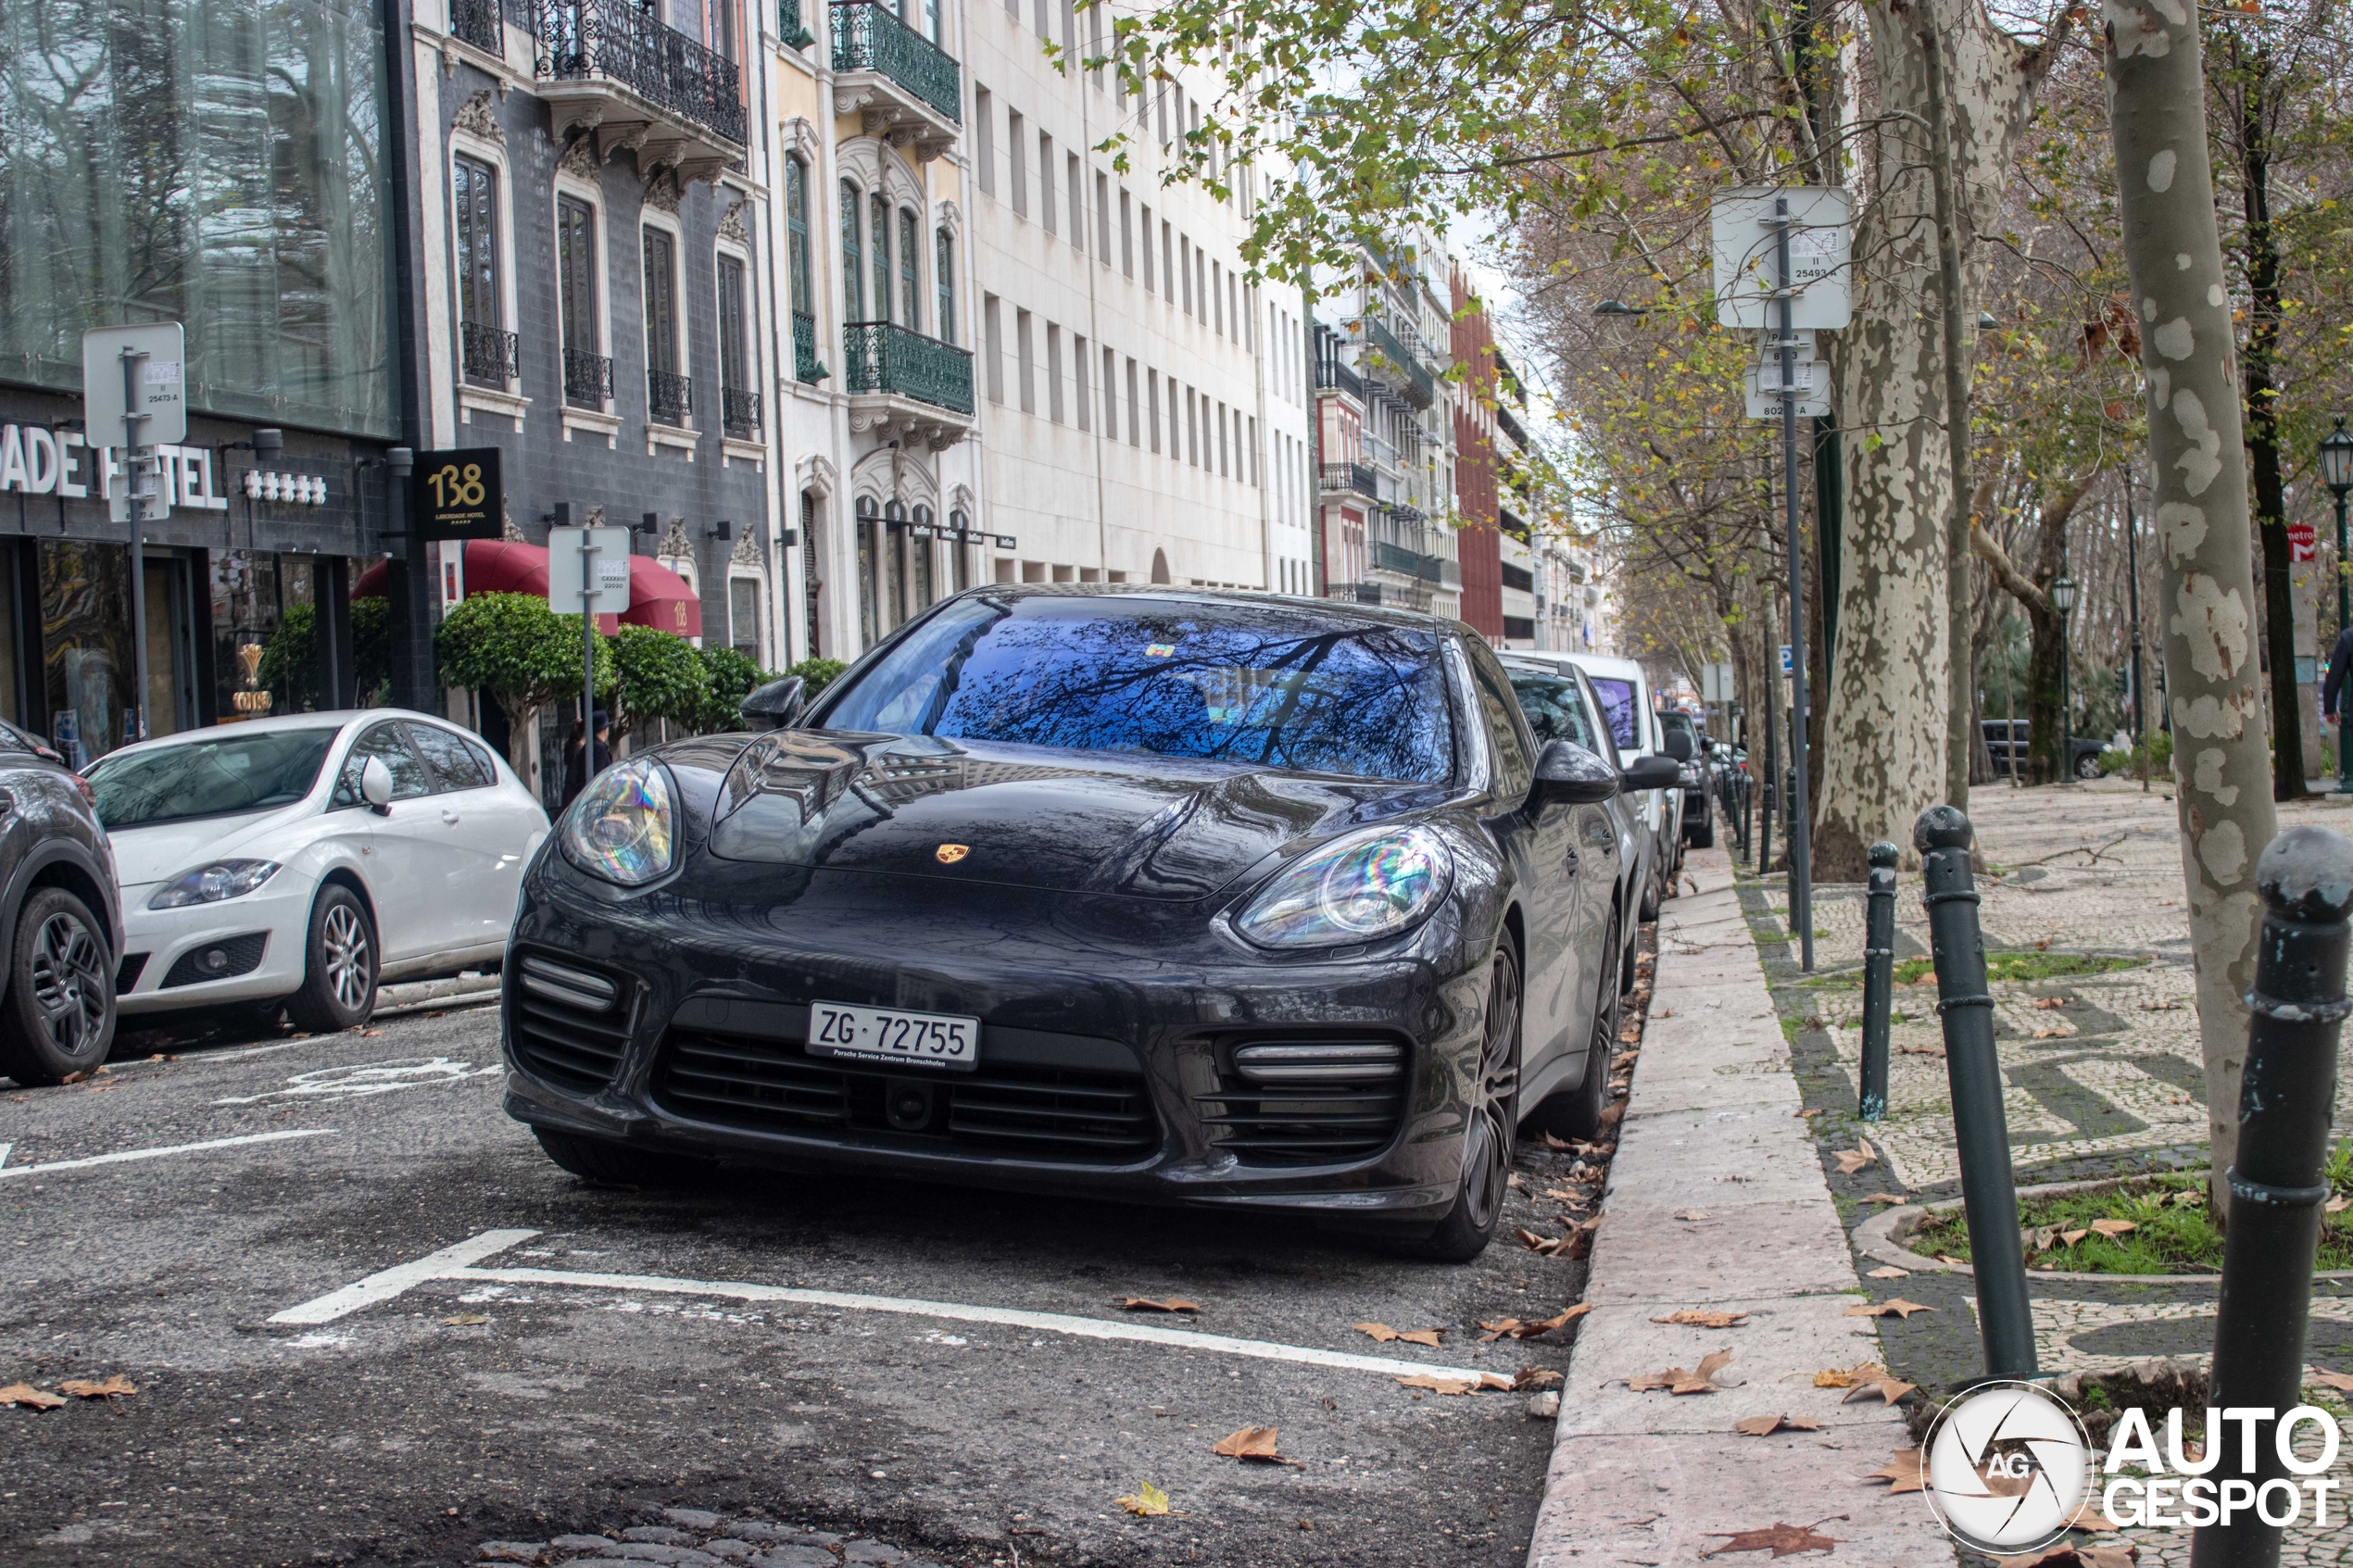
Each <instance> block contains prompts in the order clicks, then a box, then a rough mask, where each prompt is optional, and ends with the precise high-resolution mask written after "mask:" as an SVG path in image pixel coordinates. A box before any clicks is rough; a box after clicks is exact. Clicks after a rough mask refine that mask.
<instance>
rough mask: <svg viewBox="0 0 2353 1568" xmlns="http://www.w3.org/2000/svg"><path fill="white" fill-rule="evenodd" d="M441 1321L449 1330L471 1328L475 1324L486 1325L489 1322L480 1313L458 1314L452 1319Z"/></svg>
mask: <svg viewBox="0 0 2353 1568" xmlns="http://www.w3.org/2000/svg"><path fill="white" fill-rule="evenodd" d="M441 1321H442V1322H443V1323H447V1324H448V1325H449V1326H450V1327H451V1328H472V1327H473V1326H474V1325H475V1324H476V1323H488V1322H489V1321H490V1320H489V1319H488V1318H487V1317H485V1316H484V1315H483V1314H482V1313H480V1312H459V1314H458V1315H457V1316H456V1317H454V1318H444V1319H442V1320H441Z"/></svg>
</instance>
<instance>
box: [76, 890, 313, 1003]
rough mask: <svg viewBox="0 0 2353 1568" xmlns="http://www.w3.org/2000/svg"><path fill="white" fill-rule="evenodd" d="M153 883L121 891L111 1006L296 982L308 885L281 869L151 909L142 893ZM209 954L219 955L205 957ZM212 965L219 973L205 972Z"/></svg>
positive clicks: (281, 991) (213, 999)
mask: <svg viewBox="0 0 2353 1568" xmlns="http://www.w3.org/2000/svg"><path fill="white" fill-rule="evenodd" d="M160 885H161V884H143V885H141V886H138V887H134V888H131V889H128V890H126V891H125V893H124V894H123V899H122V903H123V909H122V924H123V940H122V954H123V956H122V960H121V962H120V964H119V965H118V966H117V967H116V971H115V991H116V996H115V1006H116V1009H117V1010H119V1011H120V1012H122V1013H125V1014H135V1013H146V1012H162V1011H165V1010H173V1009H178V1008H201V1007H215V1006H218V1005H220V1004H221V1003H224V1002H244V1001H262V1000H265V999H267V998H269V997H283V996H289V995H291V994H292V993H294V992H295V991H296V990H298V989H300V988H301V985H302V966H303V951H302V950H303V946H304V939H305V938H306V937H307V936H308V935H309V925H310V898H311V894H312V893H313V892H314V891H315V889H313V888H312V887H310V886H309V885H308V884H304V883H302V882H301V881H300V880H299V879H298V878H295V877H290V876H288V875H287V874H286V873H285V872H283V871H282V872H279V873H278V874H277V875H275V876H273V877H271V879H270V880H269V881H268V882H266V883H264V884H261V885H260V886H259V887H258V888H256V889H255V890H254V891H253V892H251V893H248V894H246V895H245V896H244V897H240V898H223V899H220V901H218V902H217V903H211V904H190V905H187V906H185V907H184V908H182V909H149V908H147V900H148V899H149V898H150V897H154V895H155V891H156V888H157V886H160ZM256 947H258V949H259V951H258V955H257V954H256V953H255V951H254V949H255V948H256ZM216 954H218V955H219V958H220V962H217V963H215V962H208V961H207V960H210V959H212V958H213V956H214V955H216ZM249 960H250V961H249ZM216 972H218V973H220V978H211V976H212V975H214V974H215V973H216ZM125 979H128V980H129V981H130V984H129V985H124V984H123V981H124V980H125ZM167 981H169V982H172V984H169V985H167V984H166V982H167Z"/></svg>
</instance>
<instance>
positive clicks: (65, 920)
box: [0, 887, 115, 1086]
mask: <svg viewBox="0 0 2353 1568" xmlns="http://www.w3.org/2000/svg"><path fill="white" fill-rule="evenodd" d="M104 930H105V927H103V926H101V925H100V924H99V923H98V921H97V917H95V916H94V915H93V914H91V912H90V906H89V905H87V904H84V903H83V902H82V900H81V899H79V898H77V897H74V896H73V895H72V894H70V893H69V892H67V891H66V890H65V889H64V888H62V887H36V888H34V889H33V890H32V893H31V897H27V898H26V899H25V901H24V908H23V909H19V910H18V911H17V937H16V942H15V944H14V946H13V947H11V949H10V950H9V953H8V995H7V998H6V1001H5V1002H0V1073H6V1074H7V1075H8V1076H9V1077H11V1078H14V1079H15V1080H16V1081H17V1082H18V1083H19V1084H23V1085H27V1086H32V1085H47V1084H57V1083H62V1082H64V1081H65V1080H66V1079H67V1078H68V1077H70V1076H71V1075H73V1074H74V1073H91V1072H95V1071H96V1070H97V1067H98V1065H99V1063H101V1062H103V1061H105V1060H107V1051H108V1050H110V1049H112V1048H113V1046H114V1025H115V1010H114V955H113V954H112V953H111V952H109V951H108V950H107V939H106V937H105V936H104V935H100V934H101V933H102V932H103V931H104Z"/></svg>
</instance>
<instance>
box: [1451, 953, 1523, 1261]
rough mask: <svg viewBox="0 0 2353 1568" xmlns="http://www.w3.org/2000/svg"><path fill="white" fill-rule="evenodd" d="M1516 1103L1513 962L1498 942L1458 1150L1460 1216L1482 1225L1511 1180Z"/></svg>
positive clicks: (1491, 1219) (1491, 1216) (1516, 969)
mask: <svg viewBox="0 0 2353 1568" xmlns="http://www.w3.org/2000/svg"><path fill="white" fill-rule="evenodd" d="M1518 1106H1519V966H1518V964H1517V963H1516V962H1515V961H1514V960H1513V958H1512V955H1511V953H1510V951H1509V949H1507V948H1503V947H1498V948H1497V949H1496V953H1495V963H1494V968H1493V970H1492V972H1491V976H1490V978H1489V980H1488V983H1487V1030H1486V1034H1485V1036H1484V1037H1483V1039H1482V1040H1481V1042H1480V1047H1479V1054H1478V1104H1477V1106H1476V1108H1475V1109H1474V1110H1473V1111H1472V1114H1471V1124H1470V1133H1469V1136H1468V1137H1467V1138H1466V1140H1465V1144H1466V1147H1465V1148H1464V1150H1463V1196H1462V1203H1463V1207H1464V1209H1465V1210H1466V1214H1465V1218H1466V1219H1467V1220H1469V1221H1470V1223H1471V1224H1472V1226H1473V1227H1474V1228H1476V1229H1479V1230H1485V1229H1486V1228H1487V1227H1488V1226H1489V1225H1491V1224H1492V1223H1494V1219H1495V1216H1496V1215H1498V1214H1499V1213H1501V1212H1502V1211H1503V1207H1504V1187H1505V1185H1506V1184H1507V1183H1508V1182H1509V1181H1510V1179H1511V1161H1512V1123H1513V1122H1514V1120H1515V1119H1516V1116H1517V1115H1518Z"/></svg>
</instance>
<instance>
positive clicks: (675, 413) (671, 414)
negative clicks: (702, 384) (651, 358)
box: [646, 370, 695, 425]
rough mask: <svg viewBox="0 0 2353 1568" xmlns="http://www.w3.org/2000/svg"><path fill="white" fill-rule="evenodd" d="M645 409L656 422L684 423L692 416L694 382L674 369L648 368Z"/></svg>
mask: <svg viewBox="0 0 2353 1568" xmlns="http://www.w3.org/2000/svg"><path fill="white" fill-rule="evenodd" d="M646 409H647V412H648V413H650V414H651V415H652V416H653V418H654V420H655V422H656V423H658V424H666V425H683V424H685V423H686V421H687V420H689V419H691V418H693V417H694V412H695V383H693V382H691V381H689V380H688V379H687V378H686V377H685V376H682V375H680V374H678V373H677V372H676V371H674V370H648V371H647V372H646Z"/></svg>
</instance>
